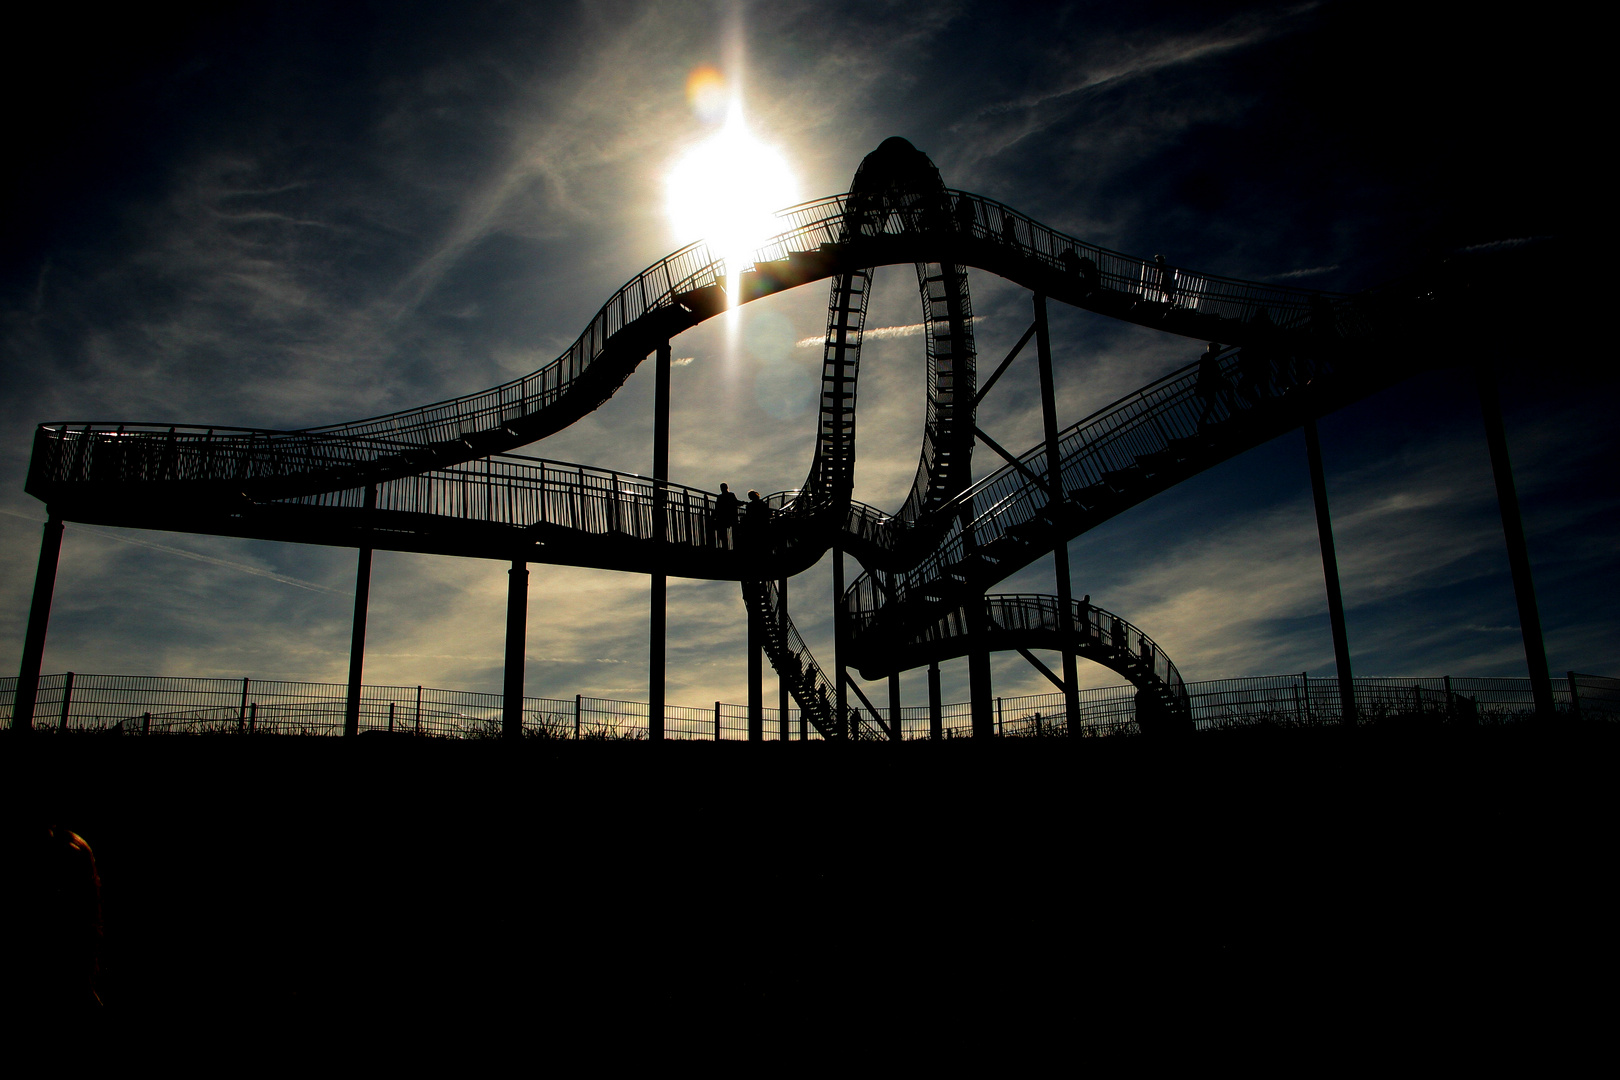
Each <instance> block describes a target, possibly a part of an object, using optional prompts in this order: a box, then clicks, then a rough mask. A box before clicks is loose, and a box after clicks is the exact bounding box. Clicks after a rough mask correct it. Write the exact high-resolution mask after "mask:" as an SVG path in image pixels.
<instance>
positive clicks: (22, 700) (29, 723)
mask: <svg viewBox="0 0 1620 1080" xmlns="http://www.w3.org/2000/svg"><path fill="white" fill-rule="evenodd" d="M61 557H62V519H61V518H59V517H57V516H56V515H55V514H51V515H49V516H48V517H47V518H46V521H45V535H44V536H42V537H41V538H40V541H39V567H38V569H36V570H35V571H34V599H33V601H32V602H31V603H30V604H29V605H28V632H27V636H25V637H24V638H23V652H22V666H21V667H20V668H18V670H17V692H16V697H15V698H14V699H13V705H12V710H11V730H12V731H19V732H21V731H32V730H33V728H34V703H35V702H37V701H38V700H39V667H40V665H41V664H42V663H44V661H45V630H46V628H47V627H48V626H49V625H50V622H51V598H52V596H53V595H54V594H55V592H56V564H57V562H58V560H60V559H61Z"/></svg>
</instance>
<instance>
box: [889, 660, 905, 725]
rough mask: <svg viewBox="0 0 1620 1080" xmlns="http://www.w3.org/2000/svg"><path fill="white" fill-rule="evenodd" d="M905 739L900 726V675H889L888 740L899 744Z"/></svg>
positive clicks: (891, 673)
mask: <svg viewBox="0 0 1620 1080" xmlns="http://www.w3.org/2000/svg"><path fill="white" fill-rule="evenodd" d="M904 737H905V732H904V731H902V730H901V725H900V673H899V672H898V671H891V672H890V673H889V738H891V739H893V740H894V741H895V742H899V741H900V740H901V739H902V738H904Z"/></svg>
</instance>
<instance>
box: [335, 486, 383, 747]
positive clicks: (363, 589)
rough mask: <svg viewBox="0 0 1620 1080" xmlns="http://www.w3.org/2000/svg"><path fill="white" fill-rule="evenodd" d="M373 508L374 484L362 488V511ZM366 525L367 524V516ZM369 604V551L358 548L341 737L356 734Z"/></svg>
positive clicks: (375, 503)
mask: <svg viewBox="0 0 1620 1080" xmlns="http://www.w3.org/2000/svg"><path fill="white" fill-rule="evenodd" d="M376 508H377V485H376V484H368V485H366V509H367V510H375V509H376ZM366 524H367V525H369V524H370V516H369V515H368V516H367V521H366ZM370 602H371V548H370V547H363V548H361V549H360V559H359V563H358V565H357V566H356V567H355V571H354V631H353V634H352V635H351V636H350V638H349V693H348V697H347V698H346V699H345V700H344V703H343V734H345V735H358V734H360V675H361V672H362V669H363V668H364V667H365V663H366V608H367V607H368V605H369V604H370Z"/></svg>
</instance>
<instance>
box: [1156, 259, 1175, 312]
mask: <svg viewBox="0 0 1620 1080" xmlns="http://www.w3.org/2000/svg"><path fill="white" fill-rule="evenodd" d="M1153 265H1154V266H1156V267H1158V269H1159V297H1160V299H1161V300H1163V302H1164V306H1165V307H1175V306H1176V272H1175V271H1174V270H1172V269H1171V268H1170V264H1169V263H1167V262H1165V261H1164V256H1163V255H1155V256H1153Z"/></svg>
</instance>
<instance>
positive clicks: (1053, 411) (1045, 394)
mask: <svg viewBox="0 0 1620 1080" xmlns="http://www.w3.org/2000/svg"><path fill="white" fill-rule="evenodd" d="M1035 354H1036V359H1037V362H1038V364H1039V365H1040V369H1041V423H1042V426H1043V427H1044V428H1045V429H1046V490H1047V496H1046V498H1047V503H1046V505H1047V507H1048V508H1049V510H1048V514H1047V516H1048V517H1050V518H1051V519H1052V569H1053V571H1054V572H1055V574H1056V576H1057V596H1058V629H1059V630H1061V631H1062V632H1063V640H1064V641H1073V640H1074V592H1073V590H1072V588H1071V587H1070V584H1069V538H1068V536H1067V535H1066V534H1065V533H1064V531H1063V523H1062V521H1061V520H1060V514H1059V508H1060V504H1061V502H1062V499H1063V461H1062V459H1061V458H1060V457H1059V456H1058V426H1057V387H1056V382H1055V380H1054V379H1053V377H1052V338H1051V334H1050V332H1049V330H1048V329H1047V324H1046V296H1045V294H1043V293H1036V294H1035ZM1079 685H1080V676H1079V674H1078V671H1077V669H1076V667H1075V663H1074V651H1073V650H1072V649H1069V648H1065V649H1064V650H1063V714H1064V718H1065V719H1066V720H1067V722H1068V725H1069V730H1070V731H1079V730H1080V696H1079V693H1078V687H1079Z"/></svg>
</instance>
